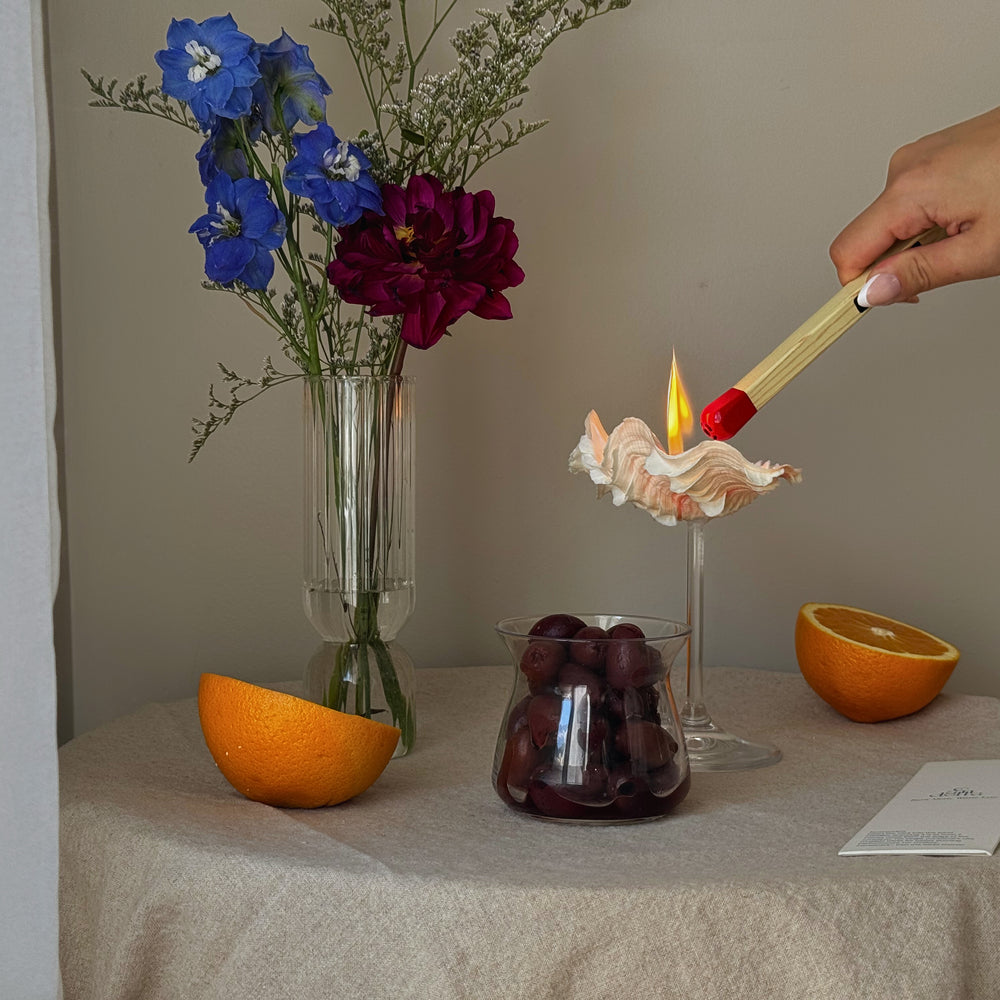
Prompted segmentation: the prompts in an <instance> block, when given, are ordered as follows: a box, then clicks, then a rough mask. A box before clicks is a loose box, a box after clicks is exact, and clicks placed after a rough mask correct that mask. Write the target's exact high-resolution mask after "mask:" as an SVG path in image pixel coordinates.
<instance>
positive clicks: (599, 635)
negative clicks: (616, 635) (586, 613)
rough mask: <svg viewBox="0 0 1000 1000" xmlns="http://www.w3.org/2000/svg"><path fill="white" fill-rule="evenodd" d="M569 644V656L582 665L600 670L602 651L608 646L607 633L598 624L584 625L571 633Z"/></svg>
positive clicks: (602, 659)
mask: <svg viewBox="0 0 1000 1000" xmlns="http://www.w3.org/2000/svg"><path fill="white" fill-rule="evenodd" d="M568 645H569V658H570V659H571V660H572V661H573V662H574V663H579V664H580V666H582V667H589V668H590V669H591V670H597V671H602V670H603V669H604V652H605V650H606V649H607V647H608V633H607V632H605V631H604V629H602V628H601V627H600V626H599V625H584V626H583V628H581V629H578V630H577V631H576V632H575V633H574V634H573V641H572V642H571V643H569V644H568Z"/></svg>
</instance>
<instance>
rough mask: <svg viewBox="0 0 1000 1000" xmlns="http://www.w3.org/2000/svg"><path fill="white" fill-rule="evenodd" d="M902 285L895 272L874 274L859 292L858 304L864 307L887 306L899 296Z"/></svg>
mask: <svg viewBox="0 0 1000 1000" xmlns="http://www.w3.org/2000/svg"><path fill="white" fill-rule="evenodd" d="M901 288H902V286H901V285H900V283H899V278H897V277H896V275H894V274H873V275H872V276H871V277H870V278H869V279H868V280H867V281H866V282H865V283H864V285H863V286H862V287H861V291H860V292H858V305H859V306H861V308H862V309H867V308H868V307H869V306H887V305H889V303H890V302H895V301H896V299H897V298H899V292H900V290H901Z"/></svg>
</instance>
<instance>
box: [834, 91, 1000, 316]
mask: <svg viewBox="0 0 1000 1000" xmlns="http://www.w3.org/2000/svg"><path fill="white" fill-rule="evenodd" d="M934 225H938V226H940V227H941V228H942V229H944V230H945V231H946V232H947V234H948V238H946V239H943V240H941V241H940V242H938V243H933V244H931V245H929V246H923V247H915V248H913V249H911V250H905V251H903V252H902V253H899V254H896V255H894V256H893V257H889V258H887V259H886V260H884V261H882V262H880V263H879V264H878V265H877V266H876V267H875V268H874V270H873V271H872V277H871V278H870V279H869V281H868V282H867V283H866V284H865V287H864V290H863V293H864V299H865V300H867V304H868V305H873V306H875V305H888V304H889V303H890V302H904V301H905V302H916V301H917V296H918V295H919V294H920V293H921V292H926V291H930V289H932V288H938V287H940V286H941V285H948V284H951V283H952V282H956V281H967V280H969V279H971V278H987V277H992V276H993V275H997V274H1000V108H995V109H994V110H992V111H988V112H986V114H983V115H979V116H978V117H976V118H972V119H970V120H969V121H965V122H961V123H959V124H958V125H952V126H951V127H950V128H946V129H943V130H942V131H940V132H934V133H933V134H931V135H927V136H924V137H923V138H922V139H918V140H917V141H916V142H912V143H909V144H908V145H906V146H903V147H902V148H901V149H899V150H897V151H896V152H895V153H894V154H893V156H892V159H891V160H890V161H889V172H888V177H887V179H886V184H885V190H884V191H883V192H882V193H881V194H880V195H879V196H878V197H877V198H876V199H875V201H873V202H872V204H871V205H869V206H868V208H866V209H865V210H864V211H863V212H862V213H861V214H860V215H859V216H858V217H857V218H856V219H855V220H854V221H853V222H851V223H850V224H849V225H848V226H847V227H846V228H845V229H844V230H843V232H841V233H840V235H839V236H838V237H837V238H836V239H835V240H834V241H833V243H832V245H831V246H830V257H831V259H832V260H833V263H834V265H835V266H836V268H837V275H838V277H839V278H840V281H841V283H842V284H846V283H847V282H848V281H851V280H852V279H853V278H856V277H857V276H858V275H859V274H861V273H862V272H863V271H865V270H866V269H867V268H868V267H870V266H871V263H872V261H873V260H875V259H876V258H877V257H878V256H879V254H881V253H884V252H885V251H886V250H887V249H888V248H889V247H890V246H891V245H892V244H893V243H894V242H895V241H896V240H897V239H909V238H910V237H912V236H916V235H918V234H919V233H922V232H923V231H924V230H926V229H930V228H931V226H934Z"/></svg>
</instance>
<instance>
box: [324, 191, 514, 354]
mask: <svg viewBox="0 0 1000 1000" xmlns="http://www.w3.org/2000/svg"><path fill="white" fill-rule="evenodd" d="M494 207H495V202H494V199H493V195H492V194H491V193H490V192H489V191H480V192H478V193H477V194H468V193H467V192H466V191H464V190H463V189H462V188H456V189H455V190H454V191H445V190H444V188H443V187H442V185H441V182H440V181H439V180H438V179H437V178H436V177H432V176H431V175H429V174H422V175H419V176H415V177H411V178H410V179H409V181H407V184H406V189H405V190H404V189H403V188H401V187H399V186H398V185H396V184H385V185H383V187H382V211H383V213H384V214H383V215H378V214H376V213H375V212H372V211H366V212H365V213H364V214H363V215H362V216H361V218H360V219H358V221H357V222H355V223H352V224H351V225H349V226H345V227H343V228H342V229H341V230H339V232H340V241H339V242H338V243H337V247H336V259H335V260H333V261H331V262H330V264H329V265H328V266H327V269H326V272H327V275H328V277H329V278H330V281H331V282H332V283H333V284H334V285H335V286H336V287H337V290H338V292H340V297H341V298H342V299H343V300H344V301H345V302H353V303H356V304H358V305H365V306H370V307H371V312H372V315H373V316H390V315H397V314H399V313H403V314H404V316H403V330H402V338H403V340H405V341H406V342H407V343H408V344H412V345H413V346H414V347H421V348H427V347H433V346H434V344H436V343H437V342H438V341H439V340H440V339H441V337H443V336H444V334H445V333H446V332H447V330H448V327H449V326H450V325H451V324H452V323H454V322H455V320H457V319H458V318H459V317H460V316H463V315H464V314H465V313H467V312H471V313H472V314H473V315H475V316H479V317H481V318H482V319H510V317H511V311H510V303H509V302H508V301H507V299H506V298H505V297H504V295H503V290H504V289H505V288H511V287H513V286H514V285H519V284H520V283H521V282H522V281H523V280H524V272H523V271H522V270H521V269H520V268H519V267H518V266H517V264H515V263H514V254H515V253H516V252H517V237H516V236H515V235H514V223H513V222H512V221H511V220H510V219H504V218H501V217H499V216H496V217H495V216H494V215H493V210H494Z"/></svg>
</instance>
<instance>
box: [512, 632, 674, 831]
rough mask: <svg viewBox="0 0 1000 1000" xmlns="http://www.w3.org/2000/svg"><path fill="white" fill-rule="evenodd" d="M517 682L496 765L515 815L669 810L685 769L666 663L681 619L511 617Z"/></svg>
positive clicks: (600, 818)
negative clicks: (677, 620) (516, 812)
mask: <svg viewBox="0 0 1000 1000" xmlns="http://www.w3.org/2000/svg"><path fill="white" fill-rule="evenodd" d="M496 630H497V632H498V633H499V635H500V637H501V638H502V639H503V641H504V643H505V644H506V646H507V649H508V651H509V652H510V655H511V658H512V660H513V663H514V683H513V688H512V690H511V695H510V699H509V701H508V703H507V710H506V712H505V713H504V719H503V723H502V725H501V726H500V733H499V736H498V738H497V746H496V753H495V754H494V758H493V786H494V787H495V788H496V790H497V794H498V795H499V796H500V798H502V799H503V800H504V802H506V803H507V805H509V806H510V807H511V808H512V809H516V810H517V811H518V812H523V813H526V814H528V815H530V816H535V817H538V818H540V819H549V820H561V821H564V822H573V823H605V824H606V823H629V822H636V821H639V820H647V819H655V818H657V817H660V816H664V815H666V814H667V813H668V812H670V811H671V810H672V809H673V808H674V807H675V806H676V805H677V804H678V803H679V802H681V800H682V799H683V798H684V796H685V795H687V792H688V788H689V786H690V781H691V777H690V768H689V767H688V759H687V753H686V751H685V748H684V736H683V733H682V730H681V724H680V718H679V716H678V713H677V705H676V703H675V702H674V696H673V693H672V691H671V689H670V667H671V664H672V663H673V661H674V658H675V657H676V656H677V654H678V652H680V650H681V649H682V648H683V646H684V644H685V642H686V641H687V637H688V633H689V631H690V629H689V628H688V626H687V625H686V624H684V623H683V622H676V621H669V620H667V619H663V618H647V617H642V616H636V615H632V616H623V615H565V614H560V615H548V616H545V617H542V618H539V617H537V616H536V617H525V618H507V619H504V620H503V621H501V622H498V623H497V625H496Z"/></svg>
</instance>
